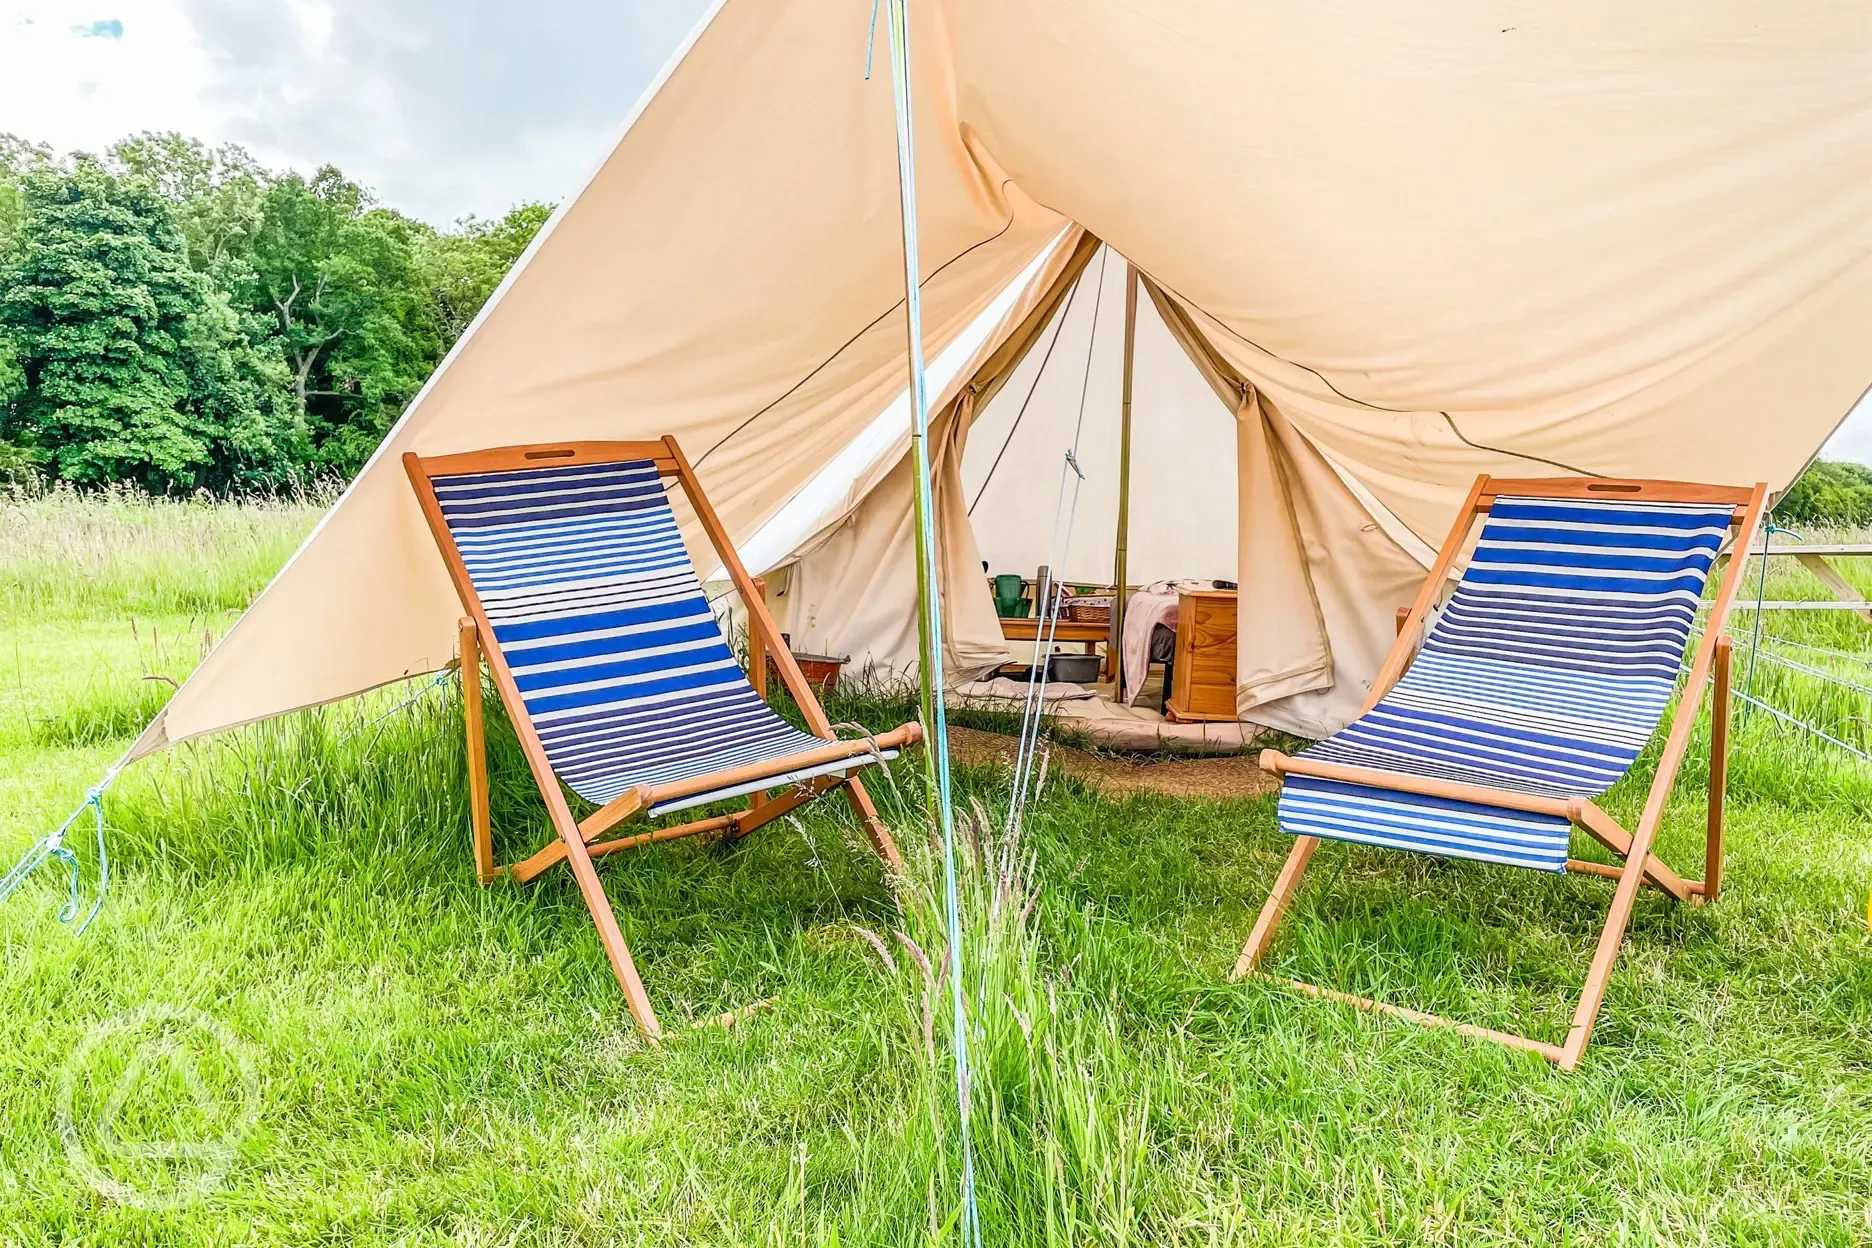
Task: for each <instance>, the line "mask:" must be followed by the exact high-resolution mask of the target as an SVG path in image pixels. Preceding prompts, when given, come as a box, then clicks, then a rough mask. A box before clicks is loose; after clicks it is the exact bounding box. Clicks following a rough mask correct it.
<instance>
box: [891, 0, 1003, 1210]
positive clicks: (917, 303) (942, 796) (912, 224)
mask: <svg viewBox="0 0 1872 1248" xmlns="http://www.w3.org/2000/svg"><path fill="white" fill-rule="evenodd" d="M890 43H891V90H892V97H893V99H894V101H895V104H896V110H897V180H898V190H899V193H900V195H901V198H902V201H903V249H904V324H905V329H906V332H907V334H908V337H909V344H908V347H909V350H908V356H909V363H910V464H911V477H912V480H913V483H914V491H913V494H912V499H913V505H914V509H915V513H916V530H917V543H916V572H917V649H918V657H919V660H920V662H919V664H918V667H919V668H920V673H919V674H920V677H921V680H920V686H921V687H920V693H921V698H922V712H923V722H924V724H925V725H926V726H927V727H928V732H927V733H926V734H925V737H924V740H925V742H926V744H925V746H924V759H925V763H926V766H927V768H928V775H929V782H930V796H931V800H932V803H933V805H934V807H935V812H934V813H935V815H936V826H937V829H938V831H940V833H941V834H942V843H943V899H944V919H945V921H946V923H947V926H948V929H949V998H950V1006H951V1014H952V1020H951V1021H952V1023H953V1028H954V1032H955V1076H956V1110H957V1114H958V1117H959V1119H960V1124H959V1125H960V1131H961V1139H962V1193H961V1195H962V1234H963V1242H964V1243H965V1244H969V1245H979V1244H980V1243H981V1222H980V1219H979V1217H978V1215H977V1211H976V1208H975V1149H974V1144H973V1141H972V1140H971V1138H970V1133H969V1076H968V1025H967V1024H968V1020H967V1015H966V1013H965V1012H964V1009H963V1004H962V919H961V913H960V905H959V902H958V899H957V884H956V853H955V819H954V816H953V813H952V811H951V808H950V800H949V732H948V716H947V714H946V713H945V712H944V709H943V641H942V610H941V601H940V600H941V593H940V588H939V586H938V584H937V575H938V572H937V562H936V561H937V554H936V519H935V514H934V503H933V494H934V491H933V489H932V486H931V482H930V453H929V394H928V389H927V382H926V379H925V377H924V373H923V300H922V276H921V272H920V267H921V266H920V264H919V257H918V251H917V216H916V137H915V133H914V131H913V128H912V126H911V118H910V18H909V10H908V0H890Z"/></svg>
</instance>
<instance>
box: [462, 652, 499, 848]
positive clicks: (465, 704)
mask: <svg viewBox="0 0 1872 1248" xmlns="http://www.w3.org/2000/svg"><path fill="white" fill-rule="evenodd" d="M461 688H462V719H463V721H464V722H465V723H466V724H467V729H468V823H469V827H470V829H471V835H472V837H473V840H474V864H475V878H476V879H477V880H480V881H481V882H482V883H483V884H487V883H490V882H492V881H493V879H494V876H495V874H496V872H495V870H494V833H493V826H492V823H491V821H490V819H489V817H488V771H487V726H486V724H484V723H483V722H482V714H481V646H480V639H479V637H478V636H477V635H476V633H475V622H474V621H473V620H471V619H470V620H463V621H462V622H461Z"/></svg>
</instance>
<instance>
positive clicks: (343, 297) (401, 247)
mask: <svg viewBox="0 0 1872 1248" xmlns="http://www.w3.org/2000/svg"><path fill="white" fill-rule="evenodd" d="M429 234H430V231H429V230H428V227H426V226H423V225H421V224H420V223H418V222H414V221H411V220H409V219H408V218H406V217H403V216H400V215H398V214H397V213H395V212H391V211H389V210H387V209H383V208H378V207H376V206H374V205H373V204H372V203H371V200H370V197H369V196H368V195H367V194H366V193H365V192H364V191H363V189H362V188H360V187H359V186H358V185H357V184H356V183H353V182H349V181H347V180H346V179H345V178H344V176H343V175H342V174H341V173H339V171H338V170H337V169H334V168H332V167H330V166H327V167H325V168H323V169H320V170H319V171H318V172H317V173H316V174H315V175H313V177H312V179H311V180H310V181H307V180H305V179H303V178H301V177H299V176H298V175H297V174H289V175H288V176H286V177H284V178H281V179H279V180H278V181H276V182H274V183H272V184H271V185H270V186H269V187H268V188H267V191H266V194H265V196H264V197H263V200H262V204H261V217H260V225H259V228H258V230H257V232H256V233H255V235H254V238H253V242H252V246H251V249H250V250H249V253H248V257H247V260H248V264H249V266H250V277H249V278H248V279H247V282H246V290H245V295H246V298H247V300H248V302H249V304H250V306H252V307H253V308H255V309H256V310H259V311H264V312H266V313H267V314H269V315H271V316H272V317H273V319H274V322H275V328H276V334H277V338H278V340H279V342H280V344H281V346H282V349H283V351H284V353H285V360H286V365H287V368H288V370H289V372H290V374H291V384H292V390H293V395H294V398H295V400H296V402H297V404H298V410H299V413H300V416H301V419H302V420H303V421H304V422H305V425H306V427H307V429H308V430H309V431H310V434H311V437H312V440H313V444H314V446H315V448H316V451H315V454H316V458H317V459H318V461H319V462H320V463H321V464H322V465H324V466H326V467H329V468H331V469H335V470H337V471H340V472H344V473H350V472H352V471H355V470H356V468H357V467H358V466H359V465H361V464H362V463H363V461H364V460H365V458H367V457H368V456H369V454H370V452H371V451H372V450H374V449H375V448H376V445H377V443H378V441H380V440H381V439H382V437H383V435H384V433H385V431H386V430H388V429H389V427H390V424H391V422H393V421H394V420H395V418H396V415H397V413H398V412H399V411H401V409H402V407H403V405H404V404H405V403H406V402H408V401H409V399H410V398H411V397H412V396H413V395H414V394H415V393H416V391H417V389H418V388H419V387H420V386H421V385H422V382H423V380H424V378H426V377H427V376H428V374H429V372H430V370H431V369H433V368H434V367H435V363H436V361H437V360H438V359H439V358H440V355H441V352H440V347H439V339H438V337H437V334H436V330H435V321H434V316H433V312H432V309H431V306H430V303H429V299H428V297H427V291H426V290H425V289H424V286H423V283H422V280H421V277H422V271H421V267H420V264H419V261H418V252H419V249H420V248H421V247H423V246H424V245H426V243H427V239H428V237H429Z"/></svg>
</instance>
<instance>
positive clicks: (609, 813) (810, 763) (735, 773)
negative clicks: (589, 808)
mask: <svg viewBox="0 0 1872 1248" xmlns="http://www.w3.org/2000/svg"><path fill="white" fill-rule="evenodd" d="M922 739H923V725H921V724H918V723H914V722H912V723H908V724H903V725H900V726H899V727H896V728H893V729H891V730H890V731H889V732H884V733H879V734H878V735H877V736H874V737H856V738H853V739H851V740H848V741H828V742H826V743H825V744H824V745H822V746H820V747H818V748H817V749H811V750H802V751H800V752H799V753H798V754H788V755H786V756H785V757H782V758H770V759H765V760H763V761H761V762H758V763H749V764H748V765H746V766H745V767H734V768H730V769H729V770H727V771H715V772H710V773H708V774H707V775H702V776H690V777H689V778H688V779H686V780H672V781H670V782H669V783H668V784H641V785H638V786H637V787H636V788H634V789H630V790H628V791H627V792H625V793H623V794H621V795H620V796H618V797H616V798H614V799H612V800H611V801H610V802H608V803H606V804H605V805H603V806H601V807H599V808H598V809H597V810H595V811H593V812H592V813H591V814H589V815H587V816H586V817H585V819H584V820H583V822H581V823H580V824H579V830H580V831H581V832H582V833H583V834H584V836H585V839H587V840H590V839H591V838H593V837H595V836H597V835H598V834H599V833H601V832H603V831H605V830H606V829H607V828H610V827H612V826H613V825H615V824H617V823H620V822H622V821H623V820H625V819H629V818H630V817H632V816H633V815H636V814H638V813H639V812H640V811H645V810H648V809H650V808H651V807H652V806H660V805H664V804H666V803H669V802H673V801H677V800H679V799H681V798H685V797H692V796H694V795H695V794H697V793H706V792H708V791H709V790H711V789H726V788H732V787H733V786H735V785H737V784H745V783H747V782H748V781H750V780H764V779H766V778H767V777H769V776H780V775H785V774H787V773H789V772H793V771H799V770H802V769H804V768H808V767H816V766H818V765H819V764H821V763H832V762H837V761H838V760H839V759H841V758H860V757H863V756H865V755H868V754H873V753H878V754H881V753H883V752H884V751H886V750H897V749H902V748H903V747H904V746H907V745H915V744H916V743H917V742H919V741H921V740H922Z"/></svg>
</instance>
